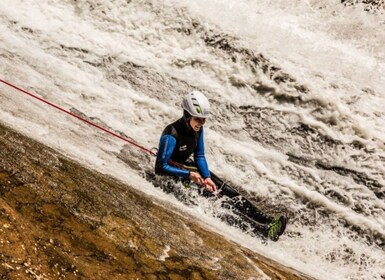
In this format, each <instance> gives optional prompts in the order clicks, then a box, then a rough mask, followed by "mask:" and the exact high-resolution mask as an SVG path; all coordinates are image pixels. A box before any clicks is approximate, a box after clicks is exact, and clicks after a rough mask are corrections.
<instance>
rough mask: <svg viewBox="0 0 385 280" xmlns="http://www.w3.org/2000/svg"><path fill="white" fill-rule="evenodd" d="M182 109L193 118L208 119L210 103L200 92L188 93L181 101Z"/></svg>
mask: <svg viewBox="0 0 385 280" xmlns="http://www.w3.org/2000/svg"><path fill="white" fill-rule="evenodd" d="M182 108H183V109H184V110H186V111H187V112H188V113H189V114H190V115H191V116H194V117H198V118H208V117H209V115H210V103H209V101H208V100H207V98H206V96H204V95H203V93H201V92H200V91H196V90H194V91H192V92H190V93H188V94H187V95H186V96H185V98H184V99H183V101H182Z"/></svg>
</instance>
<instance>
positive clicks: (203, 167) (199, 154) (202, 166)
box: [194, 128, 210, 179]
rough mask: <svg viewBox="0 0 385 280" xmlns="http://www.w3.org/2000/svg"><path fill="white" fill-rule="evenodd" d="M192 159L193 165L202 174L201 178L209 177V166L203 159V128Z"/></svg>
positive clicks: (204, 158)
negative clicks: (193, 160) (194, 164)
mask: <svg viewBox="0 0 385 280" xmlns="http://www.w3.org/2000/svg"><path fill="white" fill-rule="evenodd" d="M194 159H195V163H196V165H197V167H198V169H199V172H200V173H201V174H202V177H203V178H204V179H206V178H209V177H210V171H209V166H208V164H207V161H206V157H205V144H204V140H203V128H202V129H201V133H200V135H199V139H198V143H197V148H196V150H195V153H194Z"/></svg>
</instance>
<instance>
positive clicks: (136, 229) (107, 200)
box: [0, 124, 309, 279]
mask: <svg viewBox="0 0 385 280" xmlns="http://www.w3.org/2000/svg"><path fill="white" fill-rule="evenodd" d="M0 147H1V149H0V259H1V262H0V278H1V279H249V278H250V277H253V278H254V279H269V278H271V279H309V278H308V277H307V276H305V275H303V274H301V273H299V272H296V271H293V270H292V269H290V268H287V267H283V266H282V265H280V264H278V263H276V262H274V261H272V260H268V259H266V258H264V257H263V256H260V255H257V254H256V253H254V252H251V251H249V250H247V249H244V248H241V247H239V246H238V245H236V244H234V243H232V242H230V241H227V240H225V239H223V238H222V237H221V236H219V235H218V234H215V233H212V232H210V231H208V230H206V229H204V228H202V227H201V226H199V225H198V224H196V223H194V222H192V221H191V220H190V219H188V217H186V216H182V215H181V214H180V213H177V212H176V211H175V210H174V209H170V208H164V207H162V206H161V204H160V203H157V202H156V201H154V198H150V197H148V196H146V195H144V194H142V193H139V192H138V191H136V190H134V189H132V188H130V187H129V186H126V185H124V184H123V183H122V182H118V181H117V180H115V179H113V178H111V177H108V176H105V175H103V174H100V173H98V172H95V171H93V170H87V169H86V168H84V167H82V166H81V165H79V164H78V163H76V162H74V161H72V160H70V159H68V158H66V157H65V156H63V155H61V154H58V153H57V152H55V151H54V150H52V149H50V148H48V147H46V146H44V145H42V144H40V143H38V142H35V141H33V140H31V139H28V138H26V137H25V136H23V135H21V134H19V133H17V132H15V131H13V130H12V129H10V128H8V127H5V126H4V125H2V124H0Z"/></svg>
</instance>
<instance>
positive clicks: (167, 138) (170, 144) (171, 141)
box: [155, 134, 190, 178]
mask: <svg viewBox="0 0 385 280" xmlns="http://www.w3.org/2000/svg"><path fill="white" fill-rule="evenodd" d="M175 145H176V139H175V137H173V136H171V135H169V134H165V135H163V136H162V137H161V138H160V143H159V150H158V154H157V157H156V164H155V173H157V174H159V173H168V174H170V175H173V176H177V177H183V178H188V177H189V176H190V171H188V170H184V169H181V168H178V167H175V166H172V165H170V164H169V160H170V157H171V155H172V153H173V152H174V149H175Z"/></svg>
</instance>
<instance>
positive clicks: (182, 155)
mask: <svg viewBox="0 0 385 280" xmlns="http://www.w3.org/2000/svg"><path fill="white" fill-rule="evenodd" d="M203 135H204V130H203V127H202V128H201V129H200V131H199V132H195V131H194V130H193V129H192V128H191V127H190V126H189V125H188V122H187V120H186V119H185V117H183V118H181V119H179V120H177V121H175V122H173V123H172V124H169V125H168V126H167V127H166V128H165V129H164V130H163V133H162V136H161V138H160V142H159V150H158V155H157V158H156V163H155V173H157V174H168V175H172V176H175V177H182V178H188V177H189V175H190V171H188V170H186V169H182V168H179V167H177V166H175V165H173V164H171V163H170V160H171V161H172V162H174V163H178V164H185V163H186V161H187V160H188V159H189V158H190V156H191V155H192V154H194V162H195V166H196V167H197V168H198V170H199V173H200V174H201V176H202V177H203V178H204V179H206V178H208V177H210V171H209V167H208V165H207V161H206V157H205V145H204V139H203V138H204V137H203Z"/></svg>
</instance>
